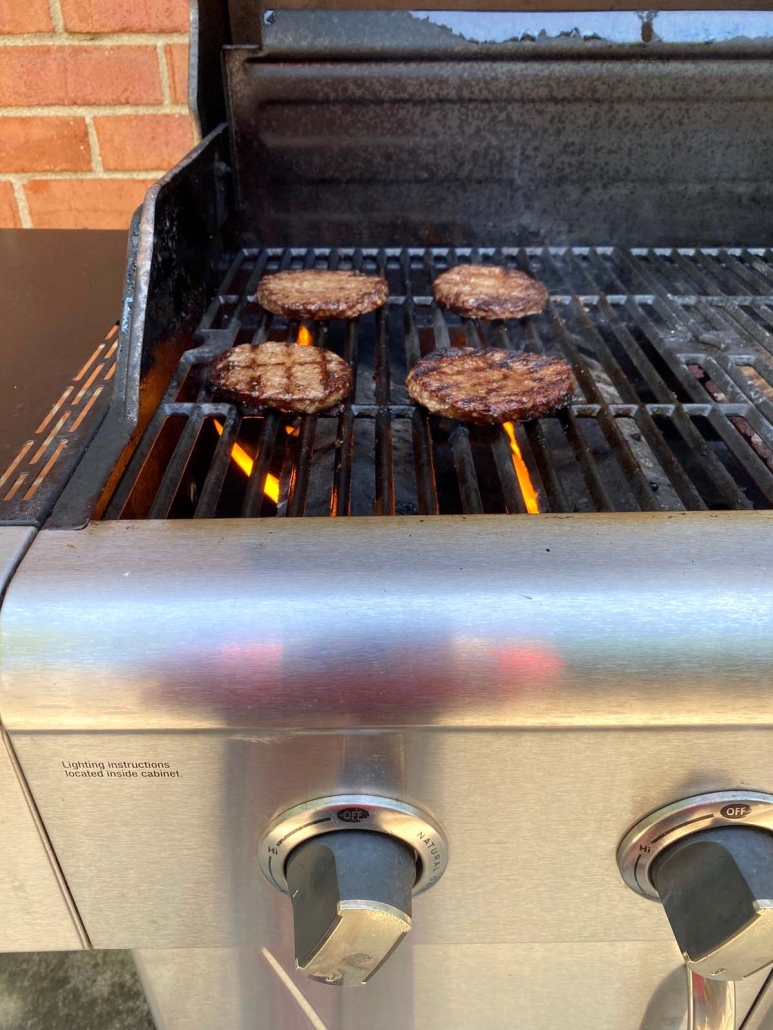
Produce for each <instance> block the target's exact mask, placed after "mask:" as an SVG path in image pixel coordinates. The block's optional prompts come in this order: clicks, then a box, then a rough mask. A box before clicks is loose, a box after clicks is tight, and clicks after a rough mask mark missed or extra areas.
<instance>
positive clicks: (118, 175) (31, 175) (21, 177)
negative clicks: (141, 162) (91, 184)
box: [0, 168, 169, 188]
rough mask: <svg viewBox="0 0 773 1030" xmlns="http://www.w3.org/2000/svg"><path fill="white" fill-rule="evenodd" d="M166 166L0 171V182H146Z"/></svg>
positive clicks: (165, 170)
mask: <svg viewBox="0 0 773 1030" xmlns="http://www.w3.org/2000/svg"><path fill="white" fill-rule="evenodd" d="M168 170H169V169H168V168H162V169H158V168H154V169H151V170H150V171H144V170H139V171H138V170H136V169H135V170H134V171H129V172H123V171H107V172H104V171H103V172H98V171H94V170H93V169H92V170H91V171H88V172H2V173H0V182H12V183H14V188H15V185H16V184H17V183H20V184H22V185H23V184H25V183H28V182H40V181H44V182H46V181H51V180H56V181H64V182H67V181H70V180H73V179H75V180H82V179H98V180H100V181H104V180H106V179H140V180H143V181H145V180H147V181H148V182H155V181H156V180H157V179H160V178H161V176H162V175H166V173H167V171H168Z"/></svg>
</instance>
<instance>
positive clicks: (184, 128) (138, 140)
mask: <svg viewBox="0 0 773 1030" xmlns="http://www.w3.org/2000/svg"><path fill="white" fill-rule="evenodd" d="M94 125H95V127H96V130H97V137H98V139H99V149H100V152H101V154H102V163H103V164H104V166H105V168H107V169H108V170H110V171H144V170H152V169H156V168H158V169H161V168H163V169H166V168H171V166H172V165H173V164H176V163H177V162H178V161H179V160H180V158H181V157H183V156H184V155H185V154H187V152H188V151H189V150H190V149H191V147H192V146H193V129H192V127H191V120H190V118H189V117H188V115H187V114H124V115H117V116H115V117H113V116H112V115H111V116H109V117H107V116H106V117H103V118H95V119H94Z"/></svg>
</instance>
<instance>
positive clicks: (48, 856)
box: [0, 526, 85, 951]
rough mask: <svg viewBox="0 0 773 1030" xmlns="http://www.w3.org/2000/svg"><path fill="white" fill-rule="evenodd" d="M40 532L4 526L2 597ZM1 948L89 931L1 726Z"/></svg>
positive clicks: (74, 939) (49, 946) (72, 946)
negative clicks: (68, 890) (68, 891)
mask: <svg viewBox="0 0 773 1030" xmlns="http://www.w3.org/2000/svg"><path fill="white" fill-rule="evenodd" d="M34 536H35V530H34V529H30V528H28V527H26V526H3V527H0V601H2V595H3V590H4V587H5V585H6V583H7V581H8V579H9V578H10V576H11V575H12V573H13V570H14V568H15V567H16V564H17V563H18V561H19V560H20V559H21V556H22V555H23V554H24V551H25V549H26V548H27V547H28V546H29V544H30V543H31V541H32V539H33V537H34ZM0 810H1V811H2V829H1V830H0V951H69V950H76V949H79V948H82V947H84V941H85V939H84V935H83V932H82V928H81V927H80V924H79V921H78V918H77V915H76V913H75V910H74V907H73V904H72V901H71V899H70V898H69V896H68V894H67V890H66V887H65V885H64V882H63V880H62V877H61V874H60V872H59V870H58V867H57V865H56V861H55V859H54V858H53V855H52V853H51V850H50V846H49V844H48V841H47V839H46V835H45V831H44V830H43V827H42V826H41V824H40V820H39V817H38V814H37V812H36V810H35V806H34V804H33V803H32V800H31V798H30V796H29V793H28V791H27V787H26V784H25V783H24V780H23V778H22V776H21V773H20V771H19V769H18V767H17V763H16V760H15V756H14V754H13V751H12V749H11V746H10V742H9V740H8V738H7V736H6V734H5V731H4V730H3V729H2V726H0Z"/></svg>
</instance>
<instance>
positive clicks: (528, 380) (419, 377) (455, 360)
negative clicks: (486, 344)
mask: <svg viewBox="0 0 773 1030" xmlns="http://www.w3.org/2000/svg"><path fill="white" fill-rule="evenodd" d="M406 382H407V385H408V393H409V394H410V396H411V399H412V400H414V401H415V402H416V403H417V404H423V405H424V407H425V408H428V409H429V410H430V411H431V412H434V413H435V414H436V415H445V416H446V417H448V418H457V419H461V420H462V421H465V422H478V423H486V422H490V423H501V422H524V421H526V420H527V419H531V418H542V417H543V416H545V415H549V414H550V413H551V412H553V411H555V410H556V409H557V408H563V407H564V406H565V405H567V404H568V403H569V401H570V400H571V398H572V392H573V390H574V379H573V377H572V369H571V367H570V365H569V364H568V363H567V362H566V361H563V360H561V359H560V358H544V357H541V356H540V355H539V354H513V353H512V351H506V350H499V349H495V348H487V349H484V350H476V349H474V348H472V347H461V348H448V349H444V350H438V351H435V352H434V353H433V354H430V355H429V356H428V357H426V358H422V359H421V361H419V362H417V364H416V365H415V366H414V367H413V369H411V371H410V373H409V374H408V378H407V380H406Z"/></svg>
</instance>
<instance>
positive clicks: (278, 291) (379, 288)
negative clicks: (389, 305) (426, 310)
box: [257, 269, 389, 319]
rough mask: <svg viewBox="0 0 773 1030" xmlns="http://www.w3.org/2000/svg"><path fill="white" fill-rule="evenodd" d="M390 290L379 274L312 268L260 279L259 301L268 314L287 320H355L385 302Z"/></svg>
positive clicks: (278, 273) (279, 273)
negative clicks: (280, 316)
mask: <svg viewBox="0 0 773 1030" xmlns="http://www.w3.org/2000/svg"><path fill="white" fill-rule="evenodd" d="M388 296H389V287H388V286H387V283H386V279H382V278H381V276H380V275H364V274H363V273H362V272H329V271H327V270H325V269H310V270H308V271H301V272H277V273H276V275H267V276H266V277H265V278H264V279H261V281H260V285H259V286H258V292H257V298H258V303H259V304H261V305H262V306H263V307H264V308H265V309H266V310H267V311H271V312H272V313H273V314H274V315H285V316H286V317H287V318H316V319H325V318H356V317H357V315H364V314H365V313H366V312H367V311H375V309H376V308H380V307H381V306H382V305H383V304H385V303H386V299H387V297H388Z"/></svg>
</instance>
